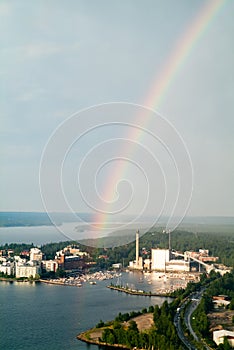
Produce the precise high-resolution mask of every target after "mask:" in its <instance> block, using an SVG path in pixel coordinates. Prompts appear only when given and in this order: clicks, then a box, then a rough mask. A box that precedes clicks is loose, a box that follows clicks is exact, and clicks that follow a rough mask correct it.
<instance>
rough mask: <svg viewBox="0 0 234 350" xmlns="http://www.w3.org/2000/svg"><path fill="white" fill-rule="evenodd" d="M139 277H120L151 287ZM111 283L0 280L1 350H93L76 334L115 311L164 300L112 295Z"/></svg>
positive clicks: (93, 347)
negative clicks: (67, 284)
mask: <svg viewBox="0 0 234 350" xmlns="http://www.w3.org/2000/svg"><path fill="white" fill-rule="evenodd" d="M139 276H140V274H137V273H135V274H133V273H131V274H123V277H122V279H123V281H128V282H129V283H130V284H132V285H136V286H137V285H138V286H139V284H140V287H141V288H142V289H143V288H144V287H145V289H148V290H149V289H151V288H152V290H153V289H154V287H152V286H154V283H152V286H151V285H150V286H149V285H147V282H145V283H139ZM109 283H110V281H98V282H97V284H96V285H90V284H88V283H86V284H84V285H83V287H81V288H76V287H63V286H53V285H46V284H42V283H41V284H29V283H12V284H10V283H8V282H0V348H1V349H4V350H14V349H15V350H16V349H17V350H24V349H25V350H26V349H27V350H28V349H33V350H44V349H48V350H52V349H64V350H77V349H80V350H97V349H98V347H97V346H94V345H86V344H85V343H83V342H80V341H78V340H77V339H76V335H77V334H78V333H80V332H82V331H84V330H86V329H88V328H91V327H92V326H94V325H95V324H96V323H97V322H98V321H99V320H100V319H102V320H104V321H107V320H111V319H113V318H114V317H115V316H116V315H117V314H118V313H119V312H122V313H124V312H128V311H132V310H141V309H142V308H143V307H148V306H150V305H155V304H159V305H161V304H162V302H163V301H164V300H165V298H158V297H152V298H149V297H141V296H131V295H127V294H124V293H118V292H116V291H111V290H109V289H108V288H106V285H107V284H109ZM158 283H159V282H157V284H158ZM160 283H162V282H160ZM146 287H147V288H146Z"/></svg>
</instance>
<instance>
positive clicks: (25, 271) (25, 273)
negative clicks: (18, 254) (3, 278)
mask: <svg viewBox="0 0 234 350" xmlns="http://www.w3.org/2000/svg"><path fill="white" fill-rule="evenodd" d="M40 273H41V266H40V265H39V264H35V263H33V262H32V261H29V262H28V263H19V262H16V263H15V277H16V278H20V277H27V278H29V277H33V278H35V277H36V275H39V274H40Z"/></svg>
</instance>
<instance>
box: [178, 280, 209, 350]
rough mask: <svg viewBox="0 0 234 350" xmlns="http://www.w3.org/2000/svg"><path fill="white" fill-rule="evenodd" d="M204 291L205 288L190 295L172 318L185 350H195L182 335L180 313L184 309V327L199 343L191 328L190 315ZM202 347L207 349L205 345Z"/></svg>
mask: <svg viewBox="0 0 234 350" xmlns="http://www.w3.org/2000/svg"><path fill="white" fill-rule="evenodd" d="M204 290H205V288H204V287H203V288H202V289H201V290H200V291H199V292H195V293H192V294H190V295H189V297H188V298H187V299H186V300H185V301H184V303H183V304H182V305H181V307H180V308H179V309H178V310H177V312H176V315H175V317H174V325H175V327H176V330H177V334H178V336H179V338H180V340H181V341H182V342H183V344H184V345H185V346H186V348H187V349H191V350H196V347H195V346H194V345H193V344H192V343H191V342H190V341H189V339H188V338H187V337H186V336H185V335H184V332H183V329H182V325H181V320H180V316H181V311H182V310H183V309H184V308H185V314H184V322H185V324H186V327H187V328H188V329H189V331H190V333H191V334H192V335H193V337H194V339H195V340H196V341H198V342H199V341H200V339H199V338H198V337H197V335H196V333H195V332H194V330H193V328H192V326H191V315H192V313H193V312H194V310H195V309H196V308H197V306H198V305H199V303H200V301H201V298H202V294H203V293H204ZM189 301H190V304H189V305H188V306H187V307H186V305H187V303H188V302H189ZM204 346H205V348H206V349H209V348H208V347H207V346H206V345H204Z"/></svg>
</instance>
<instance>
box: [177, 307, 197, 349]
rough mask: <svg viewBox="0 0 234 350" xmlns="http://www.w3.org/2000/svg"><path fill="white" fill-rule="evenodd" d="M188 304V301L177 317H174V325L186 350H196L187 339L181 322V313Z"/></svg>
mask: <svg viewBox="0 0 234 350" xmlns="http://www.w3.org/2000/svg"><path fill="white" fill-rule="evenodd" d="M187 302H188V301H186V302H184V303H183V304H182V305H181V307H180V309H178V310H177V312H176V314H175V317H174V325H175V327H176V331H177V334H178V337H179V338H180V340H181V341H182V343H183V344H184V345H185V347H186V349H190V350H196V347H195V346H194V345H193V344H191V343H190V341H189V340H188V339H187V338H186V337H185V335H184V332H183V329H182V325H181V320H180V313H181V311H182V310H183V309H184V308H185V306H186V303H187Z"/></svg>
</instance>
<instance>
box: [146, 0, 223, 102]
mask: <svg viewBox="0 0 234 350" xmlns="http://www.w3.org/2000/svg"><path fill="white" fill-rule="evenodd" d="M226 2H227V1H226V0H211V1H208V2H206V4H205V5H204V6H203V7H202V9H201V11H200V12H199V14H198V15H197V16H196V17H195V18H194V20H193V22H192V24H191V25H190V27H189V28H188V30H187V31H185V33H184V35H183V36H182V37H181V38H180V39H179V40H178V41H177V43H176V44H175V46H174V49H173V51H172V53H171V55H170V56H169V58H168V60H167V61H166V63H165V65H164V67H163V68H162V69H161V73H160V75H159V76H157V77H156V80H155V83H154V84H153V87H152V88H151V89H150V92H149V94H148V96H147V97H146V99H145V100H144V105H145V106H147V107H150V108H152V109H154V108H156V109H157V108H158V107H159V106H160V105H161V104H162V102H163V100H164V98H165V96H166V94H167V92H168V90H169V88H170V87H171V85H172V84H173V82H174V81H175V79H176V77H177V75H178V73H179V72H180V70H181V68H182V67H183V65H184V64H185V62H186V60H187V59H188V57H189V55H190V54H191V52H192V51H193V49H194V48H195V46H196V44H197V43H198V41H199V39H200V38H201V37H202V36H203V35H204V34H205V32H206V30H207V29H208V28H209V27H210V25H211V23H212V21H213V20H214V18H215V16H216V14H217V13H218V12H219V11H220V10H221V8H222V6H223V5H224V4H225V3H226Z"/></svg>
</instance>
